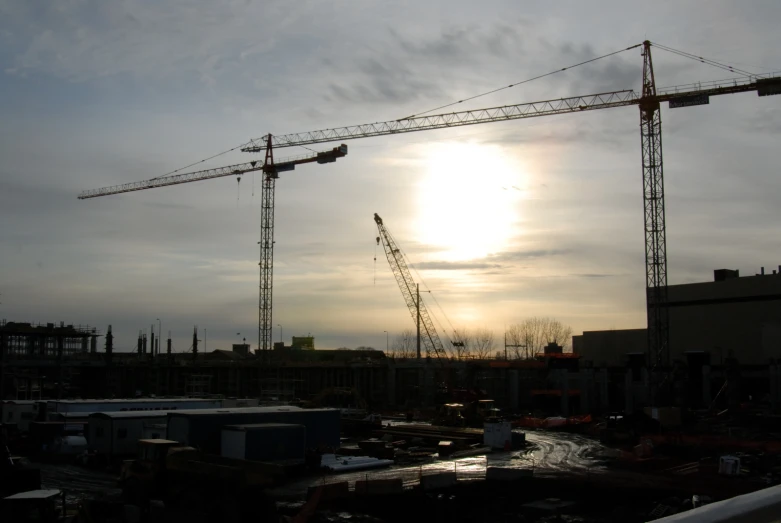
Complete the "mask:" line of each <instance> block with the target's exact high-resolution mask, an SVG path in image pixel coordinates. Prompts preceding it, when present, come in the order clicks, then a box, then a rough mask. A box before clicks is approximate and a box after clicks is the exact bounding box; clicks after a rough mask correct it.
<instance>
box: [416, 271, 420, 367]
mask: <svg viewBox="0 0 781 523" xmlns="http://www.w3.org/2000/svg"><path fill="white" fill-rule="evenodd" d="M415 292H416V295H417V297H418V298H417V300H416V301H415V306H416V308H417V309H418V321H417V322H416V323H417V326H418V337H417V349H418V359H420V284H419V283H416V284H415Z"/></svg>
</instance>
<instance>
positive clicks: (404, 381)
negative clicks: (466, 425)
mask: <svg viewBox="0 0 781 523" xmlns="http://www.w3.org/2000/svg"><path fill="white" fill-rule="evenodd" d="M669 302H670V307H669V309H670V333H671V351H670V352H671V359H672V362H671V364H670V365H669V366H668V367H666V368H665V369H664V370H665V372H666V374H667V376H668V381H670V383H671V384H672V390H673V391H674V393H675V394H674V396H675V400H674V402H673V403H674V404H676V405H678V406H681V407H691V408H701V407H708V406H712V405H724V406H726V405H730V404H737V403H739V402H742V401H746V400H747V399H748V398H749V397H750V398H751V400H752V401H754V402H761V403H763V404H766V405H767V407H769V408H770V409H772V410H776V409H778V408H780V407H781V365H778V364H777V361H778V360H779V359H781V336H780V334H781V274H780V273H779V272H777V271H772V272H768V273H765V271H764V270H761V271H760V272H759V273H758V274H757V275H755V276H748V277H739V274H738V273H737V271H725V270H719V271H715V278H714V281H712V282H706V283H693V284H685V285H674V286H670V287H669ZM99 336H101V333H100V332H99V331H98V330H97V329H95V328H92V327H87V326H73V325H64V324H59V325H55V324H52V323H49V324H45V325H32V324H29V323H13V322H3V323H2V324H0V347H1V348H2V354H3V358H2V362H3V369H2V378H3V380H2V381H3V385H2V387H3V389H2V390H3V397H4V398H7V399H33V398H37V397H49V398H68V397H70V398H77V397H83V398H100V397H133V396H139V395H159V396H201V397H203V396H209V395H223V396H234V397H255V398H260V399H261V401H262V402H264V403H267V404H272V403H287V402H291V401H293V400H304V401H305V400H310V399H312V398H315V397H316V396H317V395H318V394H319V393H321V392H322V391H323V390H326V389H331V388H339V389H351V390H354V391H355V393H356V394H357V395H358V396H359V397H360V398H362V400H363V401H364V402H365V403H366V405H367V406H368V407H369V408H372V409H398V410H401V409H414V408H417V407H425V406H433V405H437V404H439V403H443V402H446V401H447V400H449V399H451V398H452V395H453V394H454V391H459V390H460V391H480V393H481V394H483V395H485V396H487V397H490V398H492V399H494V400H495V401H496V402H497V405H499V406H500V407H502V408H504V409H506V410H510V411H516V412H518V411H541V412H558V413H561V414H565V415H566V414H578V413H598V412H606V411H612V410H627V411H631V410H634V409H636V408H638V407H641V406H643V405H648V404H649V403H651V400H650V399H649V395H648V391H649V382H650V380H651V374H652V373H651V371H650V370H649V369H650V368H651V366H650V364H649V360H648V356H647V354H648V351H647V345H646V344H645V340H646V331H645V329H634V330H623V331H621V330H613V331H595V332H585V333H583V334H582V335H579V336H574V337H573V350H574V352H573V353H564V354H561V353H559V352H560V351H558V350H555V349H556V348H555V347H554V348H551V349H550V350H546V353H545V354H541V355H537V356H536V357H535V358H533V359H529V360H462V361H454V360H445V359H441V358H437V357H431V358H426V357H423V358H420V359H417V358H410V359H399V358H393V357H391V356H390V355H386V354H384V353H383V352H382V351H375V350H366V351H361V350H306V349H308V348H309V346H314V338H312V337H307V338H306V341H307V343H306V344H304V345H306V347H303V346H302V347H299V348H298V349H296V348H295V347H285V346H284V345H282V346H279V347H277V348H276V350H271V351H266V352H265V353H263V352H262V351H255V352H254V353H253V352H252V351H250V350H249V346H248V345H246V344H238V345H235V346H234V347H233V350H214V351H212V352H208V353H197V354H164V353H163V351H152V350H144V347H143V342H141V343H140V349H139V350H138V351H137V352H135V353H115V352H113V335H112V334H111V328H110V327H109V329H108V331H107V332H106V335H105V343H104V344H102V345H103V347H102V348H101V350H100V351H98V348H97V347H98V344H97V338H98V337H99ZM196 339H197V338H196ZM299 345H301V344H299Z"/></svg>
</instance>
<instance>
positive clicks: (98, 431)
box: [95, 427, 103, 438]
mask: <svg viewBox="0 0 781 523" xmlns="http://www.w3.org/2000/svg"><path fill="white" fill-rule="evenodd" d="M95 437H96V438H102V437H103V427H97V428H96V429H95Z"/></svg>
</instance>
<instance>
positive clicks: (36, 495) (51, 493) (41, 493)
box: [4, 490, 60, 500]
mask: <svg viewBox="0 0 781 523" xmlns="http://www.w3.org/2000/svg"><path fill="white" fill-rule="evenodd" d="M59 495H60V491H59V490H28V491H27V492H19V493H18V494H14V495H13V496H8V497H7V498H4V499H7V500H8V499H49V498H53V497H55V496H59Z"/></svg>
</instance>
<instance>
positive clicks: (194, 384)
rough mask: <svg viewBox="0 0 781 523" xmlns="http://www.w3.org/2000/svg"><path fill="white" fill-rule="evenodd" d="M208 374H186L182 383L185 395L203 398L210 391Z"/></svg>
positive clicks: (210, 377)
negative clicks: (183, 383)
mask: <svg viewBox="0 0 781 523" xmlns="http://www.w3.org/2000/svg"><path fill="white" fill-rule="evenodd" d="M211 380H212V376H211V375H210V374H191V375H189V376H187V379H186V381H185V385H184V393H185V396H187V397H190V398H205V397H207V396H208V395H209V393H210V391H211Z"/></svg>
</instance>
